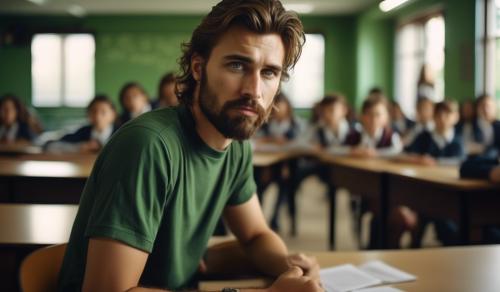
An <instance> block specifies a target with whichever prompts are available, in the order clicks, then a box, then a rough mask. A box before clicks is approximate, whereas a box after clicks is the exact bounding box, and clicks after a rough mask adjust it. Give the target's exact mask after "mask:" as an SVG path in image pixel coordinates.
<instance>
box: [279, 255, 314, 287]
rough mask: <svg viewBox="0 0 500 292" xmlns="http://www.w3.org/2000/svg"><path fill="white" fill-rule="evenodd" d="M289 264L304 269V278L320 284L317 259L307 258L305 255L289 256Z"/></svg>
mask: <svg viewBox="0 0 500 292" xmlns="http://www.w3.org/2000/svg"><path fill="white" fill-rule="evenodd" d="M287 262H288V264H289V265H290V266H297V267H299V268H301V269H302V271H303V273H304V276H307V277H310V278H312V279H313V280H315V281H318V282H319V269H320V267H319V264H318V261H317V260H316V258H315V257H310V256H306V255H305V254H303V253H297V254H292V255H289V256H288V258H287Z"/></svg>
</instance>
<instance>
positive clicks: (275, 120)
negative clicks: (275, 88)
mask: <svg viewBox="0 0 500 292" xmlns="http://www.w3.org/2000/svg"><path fill="white" fill-rule="evenodd" d="M303 130H304V123H303V121H302V120H300V119H299V118H297V117H296V116H294V114H293V108H292V104H291V103H290V100H288V97H286V95H285V94H283V93H279V94H278V95H277V96H276V98H275V102H274V109H273V111H272V113H271V115H270V117H269V120H268V121H267V123H265V124H264V125H262V127H261V128H260V129H259V131H258V133H257V135H256V141H255V143H256V144H257V145H259V144H268V143H271V144H277V145H283V144H286V143H289V142H291V141H293V140H294V139H296V138H298V136H299V134H300V133H301V132H302V131H303Z"/></svg>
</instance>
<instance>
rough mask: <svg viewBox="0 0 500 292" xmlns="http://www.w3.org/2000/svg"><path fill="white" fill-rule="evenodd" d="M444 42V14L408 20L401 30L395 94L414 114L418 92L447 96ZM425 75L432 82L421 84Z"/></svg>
mask: <svg viewBox="0 0 500 292" xmlns="http://www.w3.org/2000/svg"><path fill="white" fill-rule="evenodd" d="M444 44H445V25H444V18H443V16H441V15H438V16H433V17H428V18H425V19H421V20H418V21H414V22H410V23H407V24H405V25H402V26H401V27H400V28H399V29H398V31H397V34H396V56H395V58H396V62H395V63H396V68H395V70H396V76H395V79H396V83H395V93H396V94H395V98H396V100H398V102H399V103H400V104H401V108H402V109H403V111H404V112H405V113H406V114H407V115H408V116H410V117H413V116H414V114H415V102H416V99H417V97H418V96H426V97H428V98H431V99H433V100H434V101H440V100H442V99H443V97H444ZM424 67H425V70H424ZM423 72H425V73H423ZM422 76H426V77H425V78H422ZM421 79H425V80H426V81H427V82H428V83H429V84H425V85H424V86H419V83H420V82H421ZM419 80H420V82H419Z"/></svg>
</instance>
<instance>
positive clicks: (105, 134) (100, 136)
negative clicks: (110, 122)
mask: <svg viewBox="0 0 500 292" xmlns="http://www.w3.org/2000/svg"><path fill="white" fill-rule="evenodd" d="M111 134H113V126H108V127H107V128H106V129H104V130H103V131H102V132H99V131H97V130H96V129H95V128H92V131H91V132H90V139H91V140H97V141H98V142H99V143H100V144H101V145H103V146H104V145H105V144H106V143H107V142H108V140H109V138H110V137H111Z"/></svg>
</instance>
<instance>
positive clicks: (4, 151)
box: [0, 142, 42, 156]
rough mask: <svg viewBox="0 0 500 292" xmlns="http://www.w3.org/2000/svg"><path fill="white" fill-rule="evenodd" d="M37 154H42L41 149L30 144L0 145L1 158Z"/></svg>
mask: <svg viewBox="0 0 500 292" xmlns="http://www.w3.org/2000/svg"><path fill="white" fill-rule="evenodd" d="M39 153H42V147H39V146H35V145H32V144H31V143H24V142H17V143H12V144H0V155H1V156H15V155H24V154H39Z"/></svg>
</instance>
